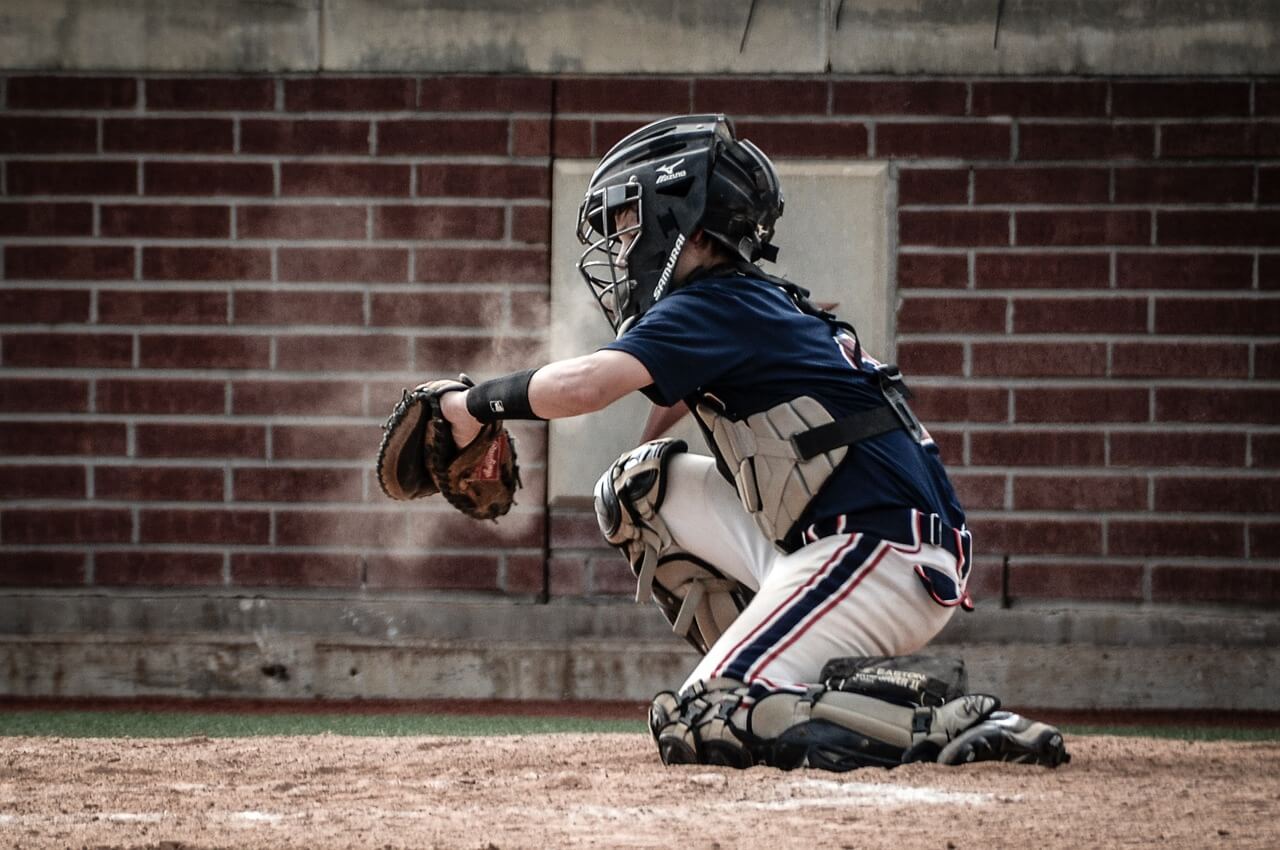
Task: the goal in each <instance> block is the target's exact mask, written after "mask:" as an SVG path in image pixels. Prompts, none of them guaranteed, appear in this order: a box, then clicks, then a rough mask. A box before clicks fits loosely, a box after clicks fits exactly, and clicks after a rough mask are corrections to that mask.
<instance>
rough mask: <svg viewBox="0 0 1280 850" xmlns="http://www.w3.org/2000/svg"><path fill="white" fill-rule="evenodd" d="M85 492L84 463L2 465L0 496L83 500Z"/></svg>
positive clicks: (2, 497)
mask: <svg viewBox="0 0 1280 850" xmlns="http://www.w3.org/2000/svg"><path fill="white" fill-rule="evenodd" d="M85 495H86V489H85V472H84V467H83V466H65V465H64V466H49V465H40V466H35V465H32V466H5V467H4V475H0V499H83V498H85ZM5 556H6V558H7V557H8V553H7V552H6V553H5Z"/></svg>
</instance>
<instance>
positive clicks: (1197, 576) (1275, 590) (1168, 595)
mask: <svg viewBox="0 0 1280 850" xmlns="http://www.w3.org/2000/svg"><path fill="white" fill-rule="evenodd" d="M1151 601H1152V602H1157V603H1159V602H1165V603H1169V602H1172V603H1191V604H1195V605H1201V604H1203V603H1206V602H1228V603H1236V604H1248V605H1267V606H1271V607H1274V606H1275V604H1276V602H1280V570H1277V569H1274V568H1268V567H1261V566H1257V567H1255V566H1244V565H1236V566H1203V565H1198V564H1197V565H1195V566H1190V565H1178V566H1171V565H1164V564H1157V565H1156V566H1154V567H1152V568H1151Z"/></svg>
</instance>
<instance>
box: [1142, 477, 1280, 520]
mask: <svg viewBox="0 0 1280 850" xmlns="http://www.w3.org/2000/svg"><path fill="white" fill-rule="evenodd" d="M1155 509H1156V510H1157V511H1169V512H1175V513H1178V512H1183V513H1185V512H1192V511H1199V512H1202V513H1241V514H1258V513H1263V514H1274V513H1280V478H1259V477H1255V476H1248V477H1245V476H1235V477H1231V478H1223V477H1222V476H1220V475H1215V476H1211V477H1194V478H1192V477H1179V478H1172V477H1169V478H1164V477H1162V478H1157V479H1156V503H1155Z"/></svg>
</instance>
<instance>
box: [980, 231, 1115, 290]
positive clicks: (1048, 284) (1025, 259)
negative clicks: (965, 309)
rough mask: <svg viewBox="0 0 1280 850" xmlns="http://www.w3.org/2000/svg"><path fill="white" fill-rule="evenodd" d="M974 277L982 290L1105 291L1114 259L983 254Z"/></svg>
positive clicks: (1083, 256)
mask: <svg viewBox="0 0 1280 850" xmlns="http://www.w3.org/2000/svg"><path fill="white" fill-rule="evenodd" d="M1019 235H1021V234H1019ZM973 277H974V284H975V285H976V286H977V287H978V288H979V289H1106V288H1107V287H1108V286H1109V285H1110V283H1111V259H1110V257H1108V256H1107V255H1106V254H1048V253H1034V254H1028V253H1017V254H997V253H985V252H984V253H981V254H978V255H977V257H976V258H975V260H974V270H973Z"/></svg>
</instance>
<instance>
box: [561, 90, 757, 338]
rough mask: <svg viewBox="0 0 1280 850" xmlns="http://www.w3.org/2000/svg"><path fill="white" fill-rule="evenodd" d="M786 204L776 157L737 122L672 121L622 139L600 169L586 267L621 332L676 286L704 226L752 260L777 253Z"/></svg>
mask: <svg viewBox="0 0 1280 850" xmlns="http://www.w3.org/2000/svg"><path fill="white" fill-rule="evenodd" d="M782 207H783V199H782V190H781V188H780V187H779V185H778V173H777V171H776V170H774V167H773V163H772V162H770V161H769V157H767V156H765V155H764V153H763V152H762V151H761V150H760V149H759V148H757V147H756V146H755V145H753V144H752V143H751V142H749V141H747V140H746V139H739V138H737V137H736V136H735V134H734V130H733V124H732V122H730V121H729V119H728V118H726V117H725V116H723V115H678V116H674V117H671V118H664V119H662V120H661V121H655V122H654V123H652V124H649V125H647V126H645V127H641V128H640V129H639V130H636V131H635V132H634V133H632V134H631V135H629V136H627V137H626V138H625V139H623V140H622V141H620V142H618V143H617V144H616V145H614V146H613V148H612V149H611V150H610V151H609V152H608V153H607V154H605V156H604V159H602V160H601V161H600V164H599V165H598V166H597V167H596V170H595V173H593V174H592V175H591V181H590V183H589V184H588V185H587V193H586V197H585V198H584V199H583V202H582V206H581V208H580V209H579V210H578V239H579V240H580V241H581V242H582V244H584V245H586V246H587V249H586V250H585V251H584V252H583V254H582V257H581V258H580V259H579V260H578V270H579V271H580V272H582V276H583V277H584V278H585V279H586V281H587V285H588V286H589V287H590V288H591V294H592V295H593V296H594V297H595V299H596V301H597V302H599V304H600V308H601V309H602V310H603V311H604V314H605V318H606V319H608V320H609V324H610V325H612V326H613V329H614V331H615V332H617V334H618V335H619V336H621V335H622V334H623V333H625V332H626V330H627V328H629V327H630V326H631V325H632V324H633V323H634V322H635V320H636V319H638V318H639V317H640V316H641V315H643V314H644V312H645V311H646V310H648V309H649V308H650V307H651V306H653V304H654V302H656V301H657V300H658V299H659V298H661V297H662V296H663V295H664V294H666V293H667V292H669V291H670V289H671V288H672V286H674V283H675V282H674V281H672V280H671V274H672V271H673V269H674V268H675V264H676V260H677V259H678V258H679V256H680V251H681V249H682V248H683V247H684V243H685V240H686V239H688V238H689V237H690V236H691V235H692V234H693V232H694V231H695V230H697V229H699V228H701V229H702V230H703V231H705V232H706V233H707V235H708V236H710V237H711V238H713V239H715V240H716V241H717V242H719V243H721V244H722V245H723V246H724V247H725V248H727V249H728V250H729V251H730V252H731V253H732V254H734V255H736V256H740V257H741V258H742V259H743V260H745V261H747V262H752V263H753V262H755V261H756V260H760V259H764V260H769V261H773V260H774V259H776V258H777V255H778V249H777V248H775V247H774V246H773V245H772V244H770V240H772V238H773V225H774V222H775V221H777V219H778V217H779V216H781V215H782ZM623 213H625V215H620V214H623Z"/></svg>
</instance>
